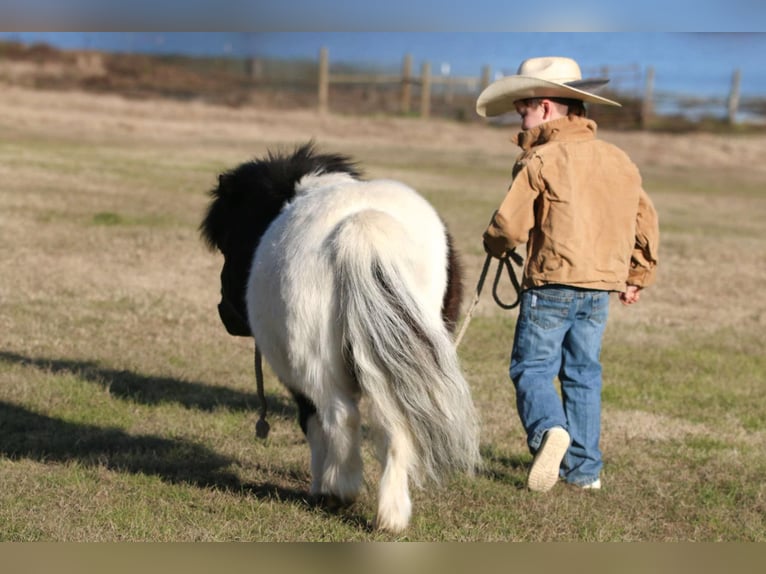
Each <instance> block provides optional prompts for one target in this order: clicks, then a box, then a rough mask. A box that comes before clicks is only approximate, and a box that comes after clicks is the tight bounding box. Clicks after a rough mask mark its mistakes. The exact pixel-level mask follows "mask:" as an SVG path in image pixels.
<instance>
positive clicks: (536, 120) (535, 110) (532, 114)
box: [513, 98, 550, 130]
mask: <svg viewBox="0 0 766 574" xmlns="http://www.w3.org/2000/svg"><path fill="white" fill-rule="evenodd" d="M513 105H514V106H516V112H517V113H518V114H519V117H520V118H521V129H523V130H528V129H532V128H534V127H536V126H539V125H540V124H541V123H543V122H545V121H548V120H549V119H550V118H548V117H546V114H547V111H546V110H547V108H546V106H545V105H543V101H542V100H540V99H537V98H533V99H528V100H516V101H515V102H514V103H513Z"/></svg>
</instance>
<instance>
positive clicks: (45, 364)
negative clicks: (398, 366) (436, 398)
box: [0, 87, 766, 542]
mask: <svg viewBox="0 0 766 574" xmlns="http://www.w3.org/2000/svg"><path fill="white" fill-rule="evenodd" d="M510 135H511V133H510V132H501V130H498V129H493V128H489V127H485V126H478V125H472V126H461V125H459V124H451V123H446V122H429V123H424V122H419V121H418V120H414V119H406V118H353V117H345V116H344V117H341V116H328V117H318V116H316V115H314V114H313V113H310V112H280V113H278V114H277V113H272V112H269V111H268V110H253V109H239V110H237V109H232V108H218V107H212V106H205V105H202V104H197V103H194V102H189V103H173V102H167V101H132V102H131V101H125V100H122V99H119V98H116V97H111V96H102V97H98V96H86V95H83V94H77V93H55V92H33V91H27V90H22V89H16V88H10V87H8V89H5V88H4V90H3V91H2V94H0V175H1V176H2V182H3V184H2V189H0V541H75V542H78V541H241V540H248V541H387V540H394V539H396V540H412V541H656V542H661V541H760V542H764V541H766V522H765V520H764V517H765V516H766V486H764V481H763V477H764V476H766V448H765V447H766V393H764V381H766V358H764V353H763V349H764V345H765V344H766V329H765V327H766V298H764V297H763V295H762V294H761V291H760V289H761V288H762V285H763V284H764V280H766V194H765V193H764V191H763V190H764V184H766V172H765V171H764V170H763V168H762V167H759V166H756V164H755V163H753V162H752V159H753V158H758V157H760V156H761V155H762V153H763V150H764V149H766V146H765V145H764V142H765V141H766V139H764V138H763V137H762V136H761V137H745V136H740V137H734V136H704V135H697V136H692V135H689V136H651V137H652V138H655V139H647V138H648V137H650V136H645V135H644V134H635V135H630V134H616V133H615V134H608V133H607V134H604V136H605V137H606V138H607V139H609V138H611V139H613V140H614V141H617V142H618V143H620V144H621V145H622V146H623V147H625V149H626V150H627V151H628V152H629V153H631V154H632V155H633V156H634V157H635V158H636V161H637V163H638V164H639V167H640V168H641V169H642V172H643V174H644V179H645V187H646V189H647V190H648V191H649V192H650V194H651V196H652V197H653V199H654V201H655V203H656V206H657V208H658V211H659V213H660V219H661V228H662V245H661V252H660V255H661V270H660V274H659V280H658V283H657V285H656V286H655V287H653V288H651V289H650V290H647V292H646V293H645V294H644V297H643V298H642V301H641V303H640V304H639V305H638V306H634V307H632V308H630V309H628V308H623V307H621V306H620V305H619V304H618V303H617V302H616V300H615V301H614V302H613V303H614V304H613V307H612V313H611V318H610V324H609V327H608V329H607V334H606V338H605V342H604V352H603V363H604V369H605V388H604V413H603V438H602V448H603V451H604V456H605V465H606V466H605V470H604V475H603V482H604V489H603V490H602V491H601V492H583V491H579V490H576V489H570V488H567V487H565V486H563V485H559V486H557V487H556V488H555V489H554V490H552V491H551V492H550V493H548V494H546V495H538V494H533V493H530V492H528V491H527V490H526V489H525V487H524V484H525V476H526V472H527V468H528V465H529V463H530V461H531V457H530V455H529V454H528V452H527V450H526V447H525V441H524V436H523V433H522V429H521V427H520V424H519V421H518V417H517V415H516V412H515V407H514V391H513V387H512V385H511V384H510V382H509V380H508V375H507V368H508V364H507V363H508V355H509V352H510V344H511V340H512V333H513V325H514V321H515V312H506V311H502V310H500V309H499V308H497V307H496V306H494V303H493V302H492V300H491V297H490V296H489V293H488V292H485V294H484V295H483V297H482V301H481V303H480V305H479V306H478V309H477V313H476V315H475V317H474V319H473V321H472V323H471V325H470V328H469V330H468V332H467V335H466V337H465V339H464V341H463V344H462V346H461V348H460V356H461V359H462V362H463V366H464V371H465V373H466V376H467V378H468V380H469V382H470V383H471V386H472V389H473V392H474V397H475V400H476V403H477V405H478V407H479V409H480V412H481V416H482V421H483V427H482V453H483V456H484V459H485V463H486V468H485V469H484V471H483V472H481V473H480V474H479V475H478V476H477V477H475V478H473V479H469V478H462V477H458V478H455V479H454V480H453V481H451V482H450V483H448V484H447V485H445V486H444V487H443V488H440V489H433V490H425V491H416V492H415V493H414V517H413V521H412V525H411V528H410V529H409V530H408V531H407V532H406V533H405V534H404V535H403V536H399V537H392V536H389V535H387V534H382V533H378V532H375V531H374V530H372V529H371V522H372V519H373V517H374V508H375V498H376V492H375V491H376V484H377V475H378V468H377V464H376V463H375V462H374V461H373V457H372V455H371V452H369V451H367V452H366V453H365V459H366V462H367V465H366V481H367V488H366V490H365V491H364V493H363V496H362V497H361V499H360V500H359V501H358V503H357V504H355V505H354V506H353V507H352V508H350V509H348V510H347V511H345V512H343V513H342V514H340V515H334V514H327V513H325V512H323V511H321V510H319V509H316V508H313V507H312V506H311V505H309V504H308V502H307V500H306V498H307V489H308V484H309V476H308V449H307V446H306V444H305V442H304V439H303V437H302V434H301V432H300V429H299V428H298V425H297V423H296V421H295V414H296V413H295V410H294V408H293V406H292V404H291V402H290V400H289V399H288V397H287V395H286V393H285V391H284V390H283V389H282V387H281V386H280V385H279V384H278V383H277V382H276V381H275V380H274V378H273V376H272V375H271V372H270V371H269V370H268V369H267V372H266V375H267V380H266V390H267V394H268V398H269V405H270V409H271V415H270V422H271V426H272V432H271V435H270V437H269V439H268V441H266V442H260V441H258V440H256V439H255V437H254V424H255V420H256V418H257V412H256V411H257V406H258V400H257V397H256V395H255V383H254V378H253V369H252V342H251V341H249V340H246V339H236V338H232V337H229V336H228V335H227V334H226V332H225V330H224V328H223V326H222V325H221V324H220V322H219V319H218V316H217V312H216V304H217V302H218V293H219V278H218V274H219V271H220V264H221V258H220V256H219V255H217V254H213V253H210V252H208V251H207V250H206V249H205V247H204V245H203V244H202V242H201V241H200V239H199V235H198V231H197V227H198V225H199V222H200V219H201V217H202V214H203V212H204V209H205V206H206V204H207V197H206V192H207V191H208V190H209V189H210V188H212V187H213V185H214V183H215V181H216V177H217V175H218V173H220V172H221V171H222V170H225V169H227V168H230V167H233V166H234V165H236V164H238V163H240V162H242V161H246V160H248V159H249V158H251V157H253V156H255V155H260V154H262V153H263V152H264V151H265V150H266V149H268V148H273V147H275V146H282V147H285V148H291V147H292V146H294V145H295V144H298V143H302V142H303V141H305V140H307V139H308V138H310V137H313V138H315V139H316V140H317V143H318V145H319V147H320V149H321V150H323V151H339V152H343V153H350V154H353V156H354V157H355V158H356V159H357V160H358V161H359V162H360V164H361V166H362V167H363V169H364V170H365V171H366V173H367V175H369V176H371V177H391V178H397V179H401V180H403V181H405V182H407V183H409V184H411V185H413V186H414V187H416V188H418V189H419V190H420V191H421V192H423V194H424V195H426V197H428V199H429V200H431V201H432V202H433V203H434V205H435V206H436V207H437V209H438V210H439V211H440V212H441V213H442V215H443V217H444V218H445V220H446V221H447V223H448V225H449V226H450V228H451V229H452V231H453V233H454V235H455V237H456V243H457V247H458V248H459V249H460V251H461V253H462V256H463V261H464V264H465V266H466V271H467V276H466V281H465V282H466V291H467V293H466V299H468V298H469V297H470V295H471V291H472V289H473V287H474V286H475V283H476V280H477V278H478V272H479V269H480V267H481V264H482V262H483V258H484V256H483V250H482V248H481V243H480V236H481V232H482V230H483V229H484V226H485V224H486V221H487V219H488V217H489V215H490V214H491V212H492V210H493V209H494V208H495V207H496V205H497V203H498V202H499V200H500V198H501V197H502V194H503V193H504V189H505V186H506V184H507V181H508V176H509V173H510V166H511V159H512V155H513V154H514V153H515V151H514V149H513V147H512V146H511V144H509V143H508V139H509V137H510ZM660 150H668V151H667V153H661V152H660ZM505 295H506V296H507V297H510V296H511V295H510V294H509V293H507V292H506V293H505Z"/></svg>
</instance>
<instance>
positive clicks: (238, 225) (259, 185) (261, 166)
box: [200, 141, 362, 255]
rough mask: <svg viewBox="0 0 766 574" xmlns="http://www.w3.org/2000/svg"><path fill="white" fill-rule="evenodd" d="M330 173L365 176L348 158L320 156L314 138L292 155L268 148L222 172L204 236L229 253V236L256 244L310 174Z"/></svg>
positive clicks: (204, 223)
mask: <svg viewBox="0 0 766 574" xmlns="http://www.w3.org/2000/svg"><path fill="white" fill-rule="evenodd" d="M329 173H340V174H347V175H349V176H351V177H353V178H355V179H359V178H361V177H362V173H361V171H360V170H359V169H358V167H357V165H356V163H354V162H353V161H352V160H351V159H350V158H349V157H347V156H344V155H340V154H320V153H317V152H316V149H315V145H314V142H313V141H310V142H308V143H306V144H303V145H301V146H299V147H296V148H295V150H294V151H293V152H291V153H285V152H271V151H269V152H268V154H267V156H266V158H265V159H256V160H253V161H250V162H247V163H243V164H241V165H239V166H237V167H235V168H234V169H232V170H229V171H226V172H224V173H222V174H221V175H219V176H218V185H217V186H216V187H215V188H214V189H213V190H211V191H210V193H209V196H210V197H211V199H212V201H211V203H210V205H209V206H208V209H207V213H206V215H205V218H204V219H203V221H202V224H201V225H200V234H201V235H202V239H203V240H204V241H205V243H206V244H207V246H208V247H209V248H210V249H211V250H214V249H216V248H217V249H219V250H221V251H224V252H225V251H226V249H227V247H228V244H229V243H230V240H232V239H233V240H235V241H236V242H237V243H239V244H240V245H241V243H242V242H245V244H247V245H249V246H251V247H252V251H251V252H250V254H251V255H252V253H253V252H254V250H255V247H257V243H258V240H259V239H260V237H261V236H262V235H263V233H264V232H265V231H266V229H267V228H268V226H269V224H270V223H271V222H272V221H273V220H274V219H275V218H276V217H277V215H279V212H280V211H281V210H282V208H283V207H284V205H285V204H287V203H289V202H290V201H291V200H292V199H293V198H294V197H295V194H296V186H297V184H298V182H299V181H300V180H301V179H303V178H304V177H305V176H309V175H311V176H316V175H322V174H329Z"/></svg>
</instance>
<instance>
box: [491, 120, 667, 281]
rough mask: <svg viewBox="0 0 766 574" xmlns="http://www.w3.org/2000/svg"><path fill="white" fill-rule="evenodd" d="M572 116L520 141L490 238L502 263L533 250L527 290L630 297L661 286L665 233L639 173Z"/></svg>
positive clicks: (543, 126)
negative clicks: (562, 288) (506, 256)
mask: <svg viewBox="0 0 766 574" xmlns="http://www.w3.org/2000/svg"><path fill="white" fill-rule="evenodd" d="M596 129H597V128H596V123H595V122H593V121H592V120H588V119H586V118H581V117H576V116H571V117H566V118H560V119H556V120H552V121H549V122H546V123H544V124H541V125H539V126H537V127H535V128H532V129H530V130H527V131H524V132H521V133H520V134H519V135H518V136H517V143H518V145H519V146H520V147H521V148H522V149H523V150H524V151H523V153H522V154H521V156H519V159H518V160H517V161H516V165H515V166H514V170H513V182H512V183H511V186H510V189H509V190H508V192H507V194H506V196H505V199H504V200H503V201H502V203H501V204H500V207H499V208H498V210H497V211H496V212H495V214H494V216H493V218H492V221H491V222H490V225H489V227H488V228H487V230H486V231H485V233H484V242H485V244H486V246H487V250H488V251H489V252H490V253H492V254H493V255H495V256H496V257H499V256H501V255H502V254H503V253H504V252H505V251H507V250H510V249H514V248H515V247H517V246H519V245H523V244H526V245H527V256H526V262H525V265H524V279H523V281H522V288H524V289H526V288H529V287H533V286H541V285H547V284H554V283H555V284H563V285H571V286H575V287H582V288H587V289H602V290H606V291H625V287H626V284H630V285H637V286H639V287H646V286H648V285H650V284H652V283H653V282H654V280H655V272H656V267H657V248H658V247H659V226H658V220H657V212H656V211H655V209H654V205H653V204H652V201H651V200H650V198H649V196H648V195H647V194H646V192H645V191H644V189H643V187H642V183H641V176H640V174H639V172H638V168H637V167H636V166H635V165H634V164H633V162H632V161H631V160H630V159H629V158H628V156H627V155H626V154H625V153H624V152H623V151H622V150H620V149H619V148H617V147H616V146H614V145H612V144H610V143H607V142H605V141H602V140H599V139H597V138H596Z"/></svg>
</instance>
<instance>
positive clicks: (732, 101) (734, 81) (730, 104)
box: [727, 69, 742, 125]
mask: <svg viewBox="0 0 766 574" xmlns="http://www.w3.org/2000/svg"><path fill="white" fill-rule="evenodd" d="M741 81H742V73H741V72H740V70H739V69H737V70H734V75H733V76H732V77H731V92H729V99H728V101H727V108H728V112H729V124H731V125H734V124H736V123H737V108H739V85H740V82H741Z"/></svg>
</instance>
